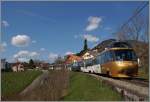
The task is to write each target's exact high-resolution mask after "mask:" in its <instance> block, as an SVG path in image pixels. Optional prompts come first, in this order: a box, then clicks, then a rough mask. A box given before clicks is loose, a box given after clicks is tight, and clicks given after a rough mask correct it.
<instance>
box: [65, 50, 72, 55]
mask: <svg viewBox="0 0 150 102" xmlns="http://www.w3.org/2000/svg"><path fill="white" fill-rule="evenodd" d="M70 54H74V53H73V52H71V51H68V52H66V53H65V55H70Z"/></svg>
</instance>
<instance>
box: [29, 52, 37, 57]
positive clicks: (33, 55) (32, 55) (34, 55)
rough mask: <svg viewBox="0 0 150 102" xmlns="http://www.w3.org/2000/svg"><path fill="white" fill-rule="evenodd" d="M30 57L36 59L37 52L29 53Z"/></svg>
mask: <svg viewBox="0 0 150 102" xmlns="http://www.w3.org/2000/svg"><path fill="white" fill-rule="evenodd" d="M30 56H31V57H37V56H39V53H37V52H31V53H30Z"/></svg>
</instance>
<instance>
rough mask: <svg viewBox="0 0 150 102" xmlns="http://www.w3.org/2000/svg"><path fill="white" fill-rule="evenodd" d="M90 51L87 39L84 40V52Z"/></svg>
mask: <svg viewBox="0 0 150 102" xmlns="http://www.w3.org/2000/svg"><path fill="white" fill-rule="evenodd" d="M87 49H88V45H87V39H85V40H84V49H83V50H84V51H86V50H87Z"/></svg>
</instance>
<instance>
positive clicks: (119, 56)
mask: <svg viewBox="0 0 150 102" xmlns="http://www.w3.org/2000/svg"><path fill="white" fill-rule="evenodd" d="M114 53H115V59H116V60H117V61H133V60H137V57H136V54H135V52H134V51H133V50H116V51H115V52H114Z"/></svg>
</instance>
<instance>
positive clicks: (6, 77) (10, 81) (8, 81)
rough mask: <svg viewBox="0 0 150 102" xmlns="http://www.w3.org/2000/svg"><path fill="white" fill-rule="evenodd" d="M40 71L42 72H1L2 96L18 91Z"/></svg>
mask: <svg viewBox="0 0 150 102" xmlns="http://www.w3.org/2000/svg"><path fill="white" fill-rule="evenodd" d="M41 73H42V72H41V71H25V72H2V74H1V94H2V97H3V96H10V95H14V94H17V93H19V92H20V91H22V90H23V89H24V88H25V87H26V86H28V85H29V84H30V83H31V82H32V81H33V80H34V79H35V78H36V77H37V76H39V75H40V74H41Z"/></svg>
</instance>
